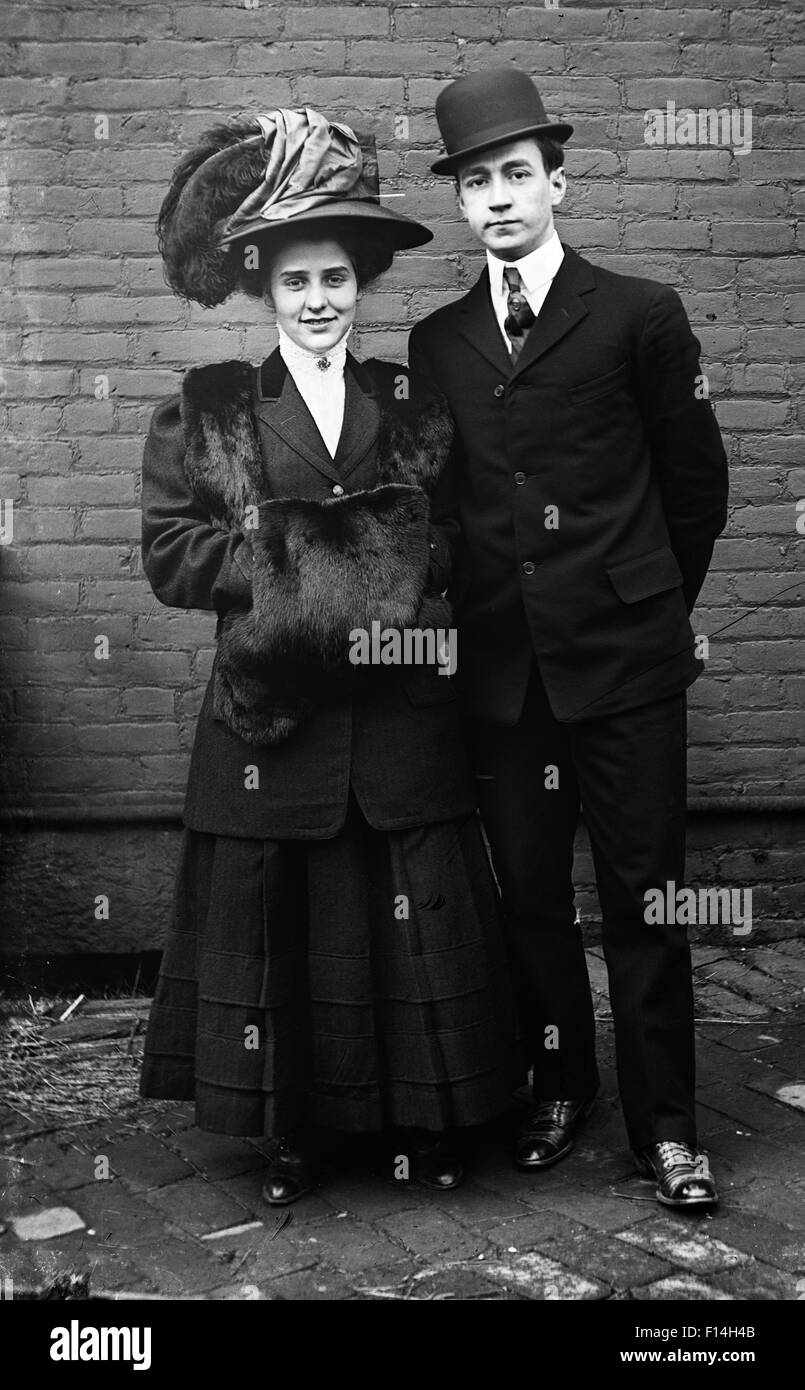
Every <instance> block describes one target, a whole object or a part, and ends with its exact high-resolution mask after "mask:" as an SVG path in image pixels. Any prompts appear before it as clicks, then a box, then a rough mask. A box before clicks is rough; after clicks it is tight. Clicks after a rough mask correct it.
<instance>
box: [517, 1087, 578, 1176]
mask: <svg viewBox="0 0 805 1390" xmlns="http://www.w3.org/2000/svg"><path fill="white" fill-rule="evenodd" d="M594 1104H595V1096H586V1097H585V1098H584V1100H544V1101H541V1102H540V1103H539V1104H538V1105H536V1106H535V1107H534V1109H533V1110H531V1111H530V1113H529V1115H528V1116H527V1118H526V1119H525V1120H524V1121H523V1123H522V1125H521V1127H520V1133H519V1135H518V1137H517V1141H516V1143H515V1145H514V1162H515V1164H516V1165H517V1167H518V1168H524V1169H525V1170H526V1171H527V1172H531V1171H532V1170H534V1169H537V1168H550V1166H551V1164H552V1163H558V1162H559V1160H560V1159H561V1158H564V1157H565V1155H566V1154H569V1153H570V1150H571V1149H572V1148H573V1145H574V1143H575V1140H576V1136H577V1134H578V1132H579V1130H580V1129H581V1126H582V1124H583V1123H584V1121H585V1120H586V1118H587V1116H588V1115H589V1113H590V1111H591V1110H592V1108H593V1105H594Z"/></svg>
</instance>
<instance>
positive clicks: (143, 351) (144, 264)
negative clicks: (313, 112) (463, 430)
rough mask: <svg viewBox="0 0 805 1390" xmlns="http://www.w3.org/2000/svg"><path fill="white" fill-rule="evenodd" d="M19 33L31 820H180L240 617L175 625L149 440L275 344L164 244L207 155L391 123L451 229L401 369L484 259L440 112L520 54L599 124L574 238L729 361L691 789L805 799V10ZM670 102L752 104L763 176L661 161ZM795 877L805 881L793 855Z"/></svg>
mask: <svg viewBox="0 0 805 1390" xmlns="http://www.w3.org/2000/svg"><path fill="white" fill-rule="evenodd" d="M2 30H3V34H2V43H1V44H0V47H1V48H2V59H3V72H4V73H5V74H6V75H5V77H4V78H3V79H2V82H0V105H2V107H3V109H4V110H5V112H6V113H7V114H6V117H5V121H4V142H5V143H4V145H3V147H2V149H3V154H2V158H3V167H4V169H5V182H4V186H3V187H2V196H3V199H4V210H5V211H6V213H7V216H8V220H7V222H6V235H5V238H4V252H3V255H2V257H0V273H1V274H2V277H3V281H4V286H5V287H6V288H7V291H8V297H7V313H6V322H7V325H8V326H7V334H6V347H5V352H4V357H5V361H6V363H7V366H6V367H5V368H4V371H3V383H2V401H0V409H1V410H2V425H3V431H4V436H5V437H4V443H3V454H2V463H1V464H0V470H1V472H0V498H3V499H13V501H14V537H13V541H12V543H11V544H7V545H3V546H2V547H0V574H1V575H2V581H3V582H2V616H0V640H1V641H2V648H3V652H4V668H5V671H4V679H3V690H2V694H0V701H2V705H1V709H0V712H1V715H2V722H3V726H4V729H3V739H4V755H3V762H2V779H3V795H4V800H5V805H6V807H7V808H8V809H9V811H11V812H18V811H23V812H27V813H29V814H32V815H35V816H41V815H42V814H43V813H45V812H46V813H47V814H49V815H51V816H52V817H54V818H55V819H56V820H57V821H58V820H62V821H66V822H70V821H71V820H72V819H73V818H74V817H76V816H86V815H88V814H95V815H100V816H103V817H108V818H109V819H110V821H114V820H115V819H119V818H120V817H121V816H124V815H127V816H130V817H131V816H142V817H145V818H146V819H147V818H148V817H149V816H151V815H152V814H153V813H163V814H170V813H171V812H175V811H176V810H177V808H178V806H179V805H180V800H181V791H182V787H183V782H184V777H185V773H186V767H187V757H188V752H189V749H190V745H191V741H192V735H193V720H194V716H195V713H196V711H197V709H198V706H199V702H200V696H201V693H202V689H203V683H204V681H205V679H206V677H207V675H208V672H209V669H210V664H211V659H212V627H213V624H212V619H211V617H210V616H209V615H203V614H201V615H199V614H191V613H184V612H178V611H171V610H167V609H164V608H162V607H161V606H160V605H158V604H157V603H156V601H155V600H154V599H153V597H152V595H151V593H150V590H149V588H148V585H147V583H146V582H145V580H144V578H143V576H142V573H141V569H140V564H139V556H138V537H139V513H138V502H139V467H140V458H141V451H142V442H143V437H144V433H145V431H146V430H147V427H148V420H149V416H150V413H151V410H152V408H153V405H154V402H155V400H156V399H158V398H159V397H160V396H163V395H165V394H166V393H168V392H170V391H172V390H174V389H175V388H176V385H177V382H178V380H179V376H180V373H181V370H182V369H183V368H185V367H187V366H189V365H192V364H195V363H199V362H204V361H212V360H216V359H220V358H222V357H247V358H251V359H257V358H259V357H261V356H263V355H264V354H265V353H266V351H267V350H269V349H270V348H271V347H272V346H273V344H274V336H273V333H272V330H271V327H270V325H269V324H268V322H267V321H266V320H265V318H264V315H263V311H262V310H261V309H260V308H259V306H256V305H254V304H253V303H251V302H250V301H247V300H245V299H242V298H239V297H236V298H235V299H233V300H232V301H230V302H229V303H227V304H225V305H224V306H222V307H221V308H220V309H218V310H213V311H209V310H202V309H200V308H195V307H190V306H187V305H183V304H181V303H180V302H179V301H178V300H176V299H175V298H174V297H172V296H171V294H170V293H169V292H168V291H167V289H166V288H165V286H164V284H163V280H162V273H161V266H160V263H159V260H158V258H157V256H156V246H155V238H154V230H153V224H154V218H155V215H156V212H157V209H158V206H159V203H160V201H161V198H162V196H163V194H164V191H165V187H166V184H167V180H168V177H169V175H170V172H171V170H172V168H173V166H174V164H175V162H176V160H177V158H178V156H179V154H180V152H181V151H182V150H183V149H184V148H185V147H186V146H187V145H188V144H189V143H190V142H191V141H193V140H194V138H195V137H196V136H197V135H198V134H199V133H200V132H201V131H202V130H203V129H204V128H205V127H206V126H207V125H209V124H210V123H212V122H213V121H214V120H218V119H220V118H221V117H222V116H229V115H235V114H237V113H239V112H241V111H243V110H246V109H249V108H254V107H260V108H263V109H266V108H270V107H271V106H276V105H301V104H304V103H309V104H311V105H314V106H317V107H320V108H323V109H324V110H325V111H327V112H328V113H329V114H332V115H335V116H342V117H345V118H347V119H351V120H353V121H354V123H355V124H358V125H363V126H366V127H369V128H373V129H374V130H375V132H376V135H377V139H378V146H379V148H380V150H381V152H382V154H381V172H382V175H383V178H384V188H385V189H386V190H387V191H389V192H396V193H399V194H402V195H403V196H402V197H400V198H398V199H397V200H396V201H395V203H394V204H393V205H394V206H395V207H397V208H399V209H403V210H407V211H409V212H410V213H412V214H413V215H416V216H417V217H420V218H421V219H423V220H424V221H426V222H429V223H430V224H431V225H432V226H433V227H434V229H435V232H436V236H435V240H434V242H433V243H432V244H431V245H430V246H428V247H427V248H425V250H424V251H423V252H417V253H412V254H410V255H408V256H400V257H399V258H398V260H397V261H396V262H395V265H394V267H393V269H392V271H391V272H390V273H389V275H388V276H387V277H386V279H385V280H384V281H383V282H382V286H381V288H380V289H379V290H378V291H377V292H375V293H373V294H371V295H368V296H366V297H365V298H364V300H363V302H362V319H361V326H360V331H359V334H358V342H357V350H358V352H359V354H361V355H371V354H374V355H380V356H386V357H392V358H394V357H396V358H399V357H401V356H403V355H404V352H405V345H406V338H407V331H408V328H409V326H410V325H411V324H412V323H413V322H414V321H415V320H416V319H417V318H419V317H420V316H422V315H423V314H425V313H427V312H429V311H430V310H431V309H433V308H435V307H436V306H438V305H440V304H442V303H445V302H447V301H448V300H450V299H452V298H454V297H455V296H456V294H457V293H458V292H460V291H462V290H464V289H466V288H467V287H469V285H470V284H471V283H472V281H473V280H474V278H475V276H476V275H477V272H478V268H479V264H480V258H479V256H478V253H477V250H476V249H475V247H474V245H473V242H472V240H471V238H470V236H469V235H468V233H467V231H466V229H465V227H464V225H463V223H462V222H461V221H460V220H459V218H458V217H457V211H456V207H455V203H454V197H453V193H452V189H451V186H450V184H449V183H446V182H442V181H437V180H434V179H433V178H432V177H431V175H430V174H429V167H428V166H429V164H430V162H431V160H432V158H433V157H434V154H435V152H436V150H437V148H438V142H437V134H436V127H435V122H434V119H433V114H432V113H433V103H434V99H435V96H436V94H437V92H438V91H439V89H440V88H441V87H442V86H443V85H444V84H445V82H447V81H448V80H450V79H451V78H454V77H456V76H458V75H459V74H461V73H463V72H467V71H470V70H473V69H475V68H479V67H481V66H483V65H485V64H491V63H501V62H504V63H505V62H515V63H516V64H517V65H518V66H521V67H523V68H525V69H527V70H528V71H530V72H531V73H533V74H534V75H535V76H536V77H538V79H539V82H540V88H541V91H542V93H543V96H544V99H545V103H546V106H547V108H548V110H549V112H550V113H551V114H552V115H555V116H556V117H566V118H569V119H571V120H572V121H573V122H574V124H575V127H576V133H575V136H574V139H573V141H572V142H571V145H570V147H569V153H568V161H567V169H568V175H569V180H570V192H569V196H568V198H567V200H566V202H565V204H564V207H563V210H562V214H561V217H560V219H559V227H560V232H561V233H562V234H563V236H565V237H566V239H567V240H568V241H569V242H570V243H571V244H573V245H574V246H575V247H576V248H577V249H579V250H580V251H582V252H584V253H585V254H587V255H589V256H590V258H591V259H592V260H594V261H596V262H598V263H600V264H603V265H607V266H609V267H611V268H612V269H615V270H624V271H628V272H633V273H639V274H648V275H651V276H653V277H655V278H657V279H661V280H665V281H668V282H669V283H671V284H673V285H674V286H675V287H676V288H677V289H678V290H679V291H680V293H681V295H682V297H683V299H684V302H685V304H686V307H687V309H688V312H689V314H690V317H691V320H692V322H693V325H694V328H695V331H696V333H697V335H698V336H699V338H700V339H701V342H702V347H703V356H704V362H705V370H706V372H707V374H708V377H709V380H710V388H711V393H712V396H713V399H714V403H715V405H716V409H717V413H718V417H719V420H720V423H721V425H722V428H723V430H724V433H725V436H726V440H727V444H728V448H729V453H730V457H731V462H732V486H733V494H732V508H731V520H730V523H729V529H728V531H727V533H726V535H725V537H724V538H723V539H722V540H721V541H720V542H719V544H718V547H717V552H716V559H715V565H714V569H713V571H712V572H711V575H710V577H709V579H708V581H707V586H706V588H705V591H704V594H703V596H702V602H701V606H700V608H699V609H698V611H697V614H696V617H695V624H694V625H695V628H696V631H697V632H699V633H703V634H710V635H711V646H710V657H709V663H708V668H709V669H708V673H707V675H706V676H705V677H703V678H702V679H701V680H700V681H699V682H698V684H697V685H696V687H695V688H694V691H693V694H692V716H691V756H690V774H691V790H692V796H693V798H694V800H696V799H701V798H704V797H716V798H721V799H724V801H726V802H728V803H734V804H735V805H736V806H740V805H741V804H744V805H749V804H750V799H752V800H751V804H752V805H754V806H755V809H757V808H758V807H759V806H760V805H761V804H763V805H765V806H766V807H767V808H768V809H771V808H773V807H775V806H776V807H777V808H778V809H779V807H780V805H781V804H782V801H783V800H785V801H788V800H789V799H790V801H791V803H792V804H796V803H797V800H798V802H799V804H800V805H802V803H803V801H805V768H803V759H802V749H801V746H800V742H801V740H800V733H801V728H802V723H803V720H802V706H803V697H804V696H805V674H803V672H805V647H803V633H805V608H804V607H803V605H802V587H801V586H800V588H799V589H797V588H790V587H789V592H788V593H787V594H786V595H784V596H782V597H777V595H778V592H779V591H780V590H782V589H785V588H786V586H793V585H795V584H796V581H797V578H798V577H799V576H801V575H802V556H803V547H804V546H805V537H803V536H800V535H799V534H798V532H797V530H796V521H797V511H796V502H797V500H798V499H799V498H801V497H805V454H804V453H803V438H804V435H805V417H804V415H803V405H802V391H801V388H802V385H803V379H804V378H805V259H803V258H802V256H801V251H802V249H803V241H804V240H805V232H804V231H803V225H804V224H803V222H802V214H803V212H805V186H804V185H805V157H803V148H802V147H803V145H804V144H805V135H804V134H803V132H804V131H805V126H804V125H803V121H802V116H801V113H802V111H803V107H805V17H804V16H803V12H802V7H801V5H800V4H799V3H796V0H794V2H793V3H792V2H791V0H785V2H781V3H774V2H773V0H770V2H769V3H765V4H764V3H761V0H724V2H723V3H710V2H709V0H699V3H694V2H693V0H691V3H688V4H684V5H681V6H680V5H677V4H675V3H674V4H670V3H669V4H666V5H662V4H656V3H652V4H640V3H631V4H625V5H617V6H615V5H607V4H585V3H581V0H567V3H563V4H562V5H561V7H557V8H553V3H552V0H546V3H545V4H544V5H542V4H537V5H520V4H513V3H512V4H506V3H499V4H494V3H493V4H490V3H482V4H481V3H479V4H476V3H472V0H468V2H467V3H456V4H444V3H433V2H432V0H425V2H424V3H420V4H416V5H413V4H406V3H394V0H392V2H391V3H388V2H387V3H372V0H369V2H368V3H363V4H331V3H329V0H320V3H318V4H301V3H290V4H287V5H273V4H270V3H267V2H266V0H260V3H259V4H255V5H254V6H253V7H252V0H241V3H208V4H199V3H187V4H185V3H182V0H169V3H165V4H160V5H150V4H147V3H146V4H140V5H137V6H130V7H127V6H125V5H120V4H107V3H102V2H101V3H97V2H95V0H94V3H92V4H91V5H77V4H70V3H63V4H57V5H54V4H38V3H35V2H34V3H32V4H27V5H25V6H22V5H20V6H14V5H13V4H12V5H6V6H5V7H4V10H3V20H2ZM669 100H672V101H674V102H675V103H676V107H677V108H694V109H695V108H700V107H718V108H722V107H730V108H739V109H740V110H742V111H744V112H745V111H746V110H750V111H751V113H752V137H753V148H752V150H751V152H749V153H745V154H742V155H736V154H735V153H733V152H732V150H731V149H729V148H725V147H721V146H719V147H707V146H703V147H696V148H686V147H682V146H680V145H676V146H673V147H667V148H659V147H649V146H647V144H646V143H645V140H644V131H645V121H644V116H645V111H646V110H647V108H660V109H665V108H666V103H667V102H668V101H669ZM403 118H404V119H403ZM742 615H743V616H742ZM736 619H740V620H739V621H737V622H736V621H735V620H736ZM728 624H733V625H732V626H729V628H728V629H727V630H726V631H724V632H723V633H719V630H720V629H723V628H725V627H726V626H727V625H728ZM713 634H719V635H713ZM101 636H105V637H106V638H108V648H109V650H108V659H98V658H97V656H96V650H97V639H98V638H99V637H101ZM741 798H743V803H741V800H740V799H741ZM719 804H720V802H719ZM739 838H740V837H739ZM27 842H28V841H26V843H27ZM76 846H77V847H76V851H75V853H76V855H77V856H78V858H80V849H79V848H78V841H76ZM40 848H41V846H40ZM37 852H38V851H37ZM788 862H789V867H790V875H791V876H792V877H794V878H798V880H799V882H800V884H801V880H802V870H801V867H798V866H797V862H796V856H795V853H794V851H793V848H792V849H791V850H790V852H789V855H788ZM784 915H785V914H784ZM792 915H794V914H793V911H789V912H788V916H789V917H790V916H792Z"/></svg>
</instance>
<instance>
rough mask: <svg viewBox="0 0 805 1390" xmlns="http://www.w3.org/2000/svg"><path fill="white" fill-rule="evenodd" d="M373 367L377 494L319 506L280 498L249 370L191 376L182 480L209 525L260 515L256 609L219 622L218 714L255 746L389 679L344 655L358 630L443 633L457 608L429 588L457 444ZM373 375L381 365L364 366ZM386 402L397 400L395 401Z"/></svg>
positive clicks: (428, 411)
mask: <svg viewBox="0 0 805 1390" xmlns="http://www.w3.org/2000/svg"><path fill="white" fill-rule="evenodd" d="M385 365H386V364H380V363H378V364H377V369H378V371H377V372H376V373H375V376H376V379H377V383H378V385H379V387H380V390H379V394H380V397H381V416H380V433H379V436H378V467H377V477H378V486H377V487H375V488H373V489H371V490H369V491H363V492H356V493H352V494H349V495H346V496H344V497H341V498H327V499H325V500H323V501H321V502H319V501H311V500H307V499H301V498H271V497H269V496H268V495H267V494H268V481H267V478H266V475H265V472H264V469H263V463H262V453H261V448H260V438H259V433H258V429H257V423H256V421H255V419H254V415H253V413H252V409H251V395H250V388H251V368H250V367H249V366H248V365H247V364H245V363H239V362H230V363H224V364H221V365H218V366H215V367H207V368H199V369H196V370H195V371H191V372H189V373H188V375H187V377H186V379H185V385H184V390H183V400H182V418H183V422H184V428H185V438H186V456H185V471H186V473H187V477H188V480H189V482H190V484H191V486H192V488H193V491H194V493H195V494H196V496H198V497H199V499H201V500H203V502H204V505H205V506H206V507H207V508H209V511H210V514H211V516H212V518H213V519H214V521H216V522H217V524H219V525H221V526H225V527H227V528H231V529H241V528H242V526H243V518H244V514H245V509H246V507H247V506H250V505H251V506H255V505H256V506H257V508H258V515H259V525H258V527H257V529H256V531H255V530H252V531H248V530H247V532H246V534H247V535H249V536H251V538H252V553H253V557H254V571H253V581H252V606H251V607H250V608H233V609H231V610H230V611H229V612H228V613H226V614H225V615H224V617H223V618H222V620H221V623H220V626H219V634H218V654H217V658H216V663H215V684H214V692H213V703H214V709H215V713H216V715H217V716H218V717H219V718H221V719H223V720H224V721H225V722H226V724H227V725H228V726H229V727H230V728H231V729H232V730H233V732H235V733H236V734H238V735H239V736H240V737H241V738H243V739H245V740H246V741H247V742H249V743H252V744H273V743H278V742H281V741H282V740H284V739H285V738H287V737H288V736H289V735H290V734H291V733H292V732H293V730H294V729H295V728H296V727H297V726H298V725H299V724H300V723H301V722H302V721H303V720H304V719H306V718H307V717H309V715H310V714H311V713H312V712H313V711H314V710H315V708H316V707H317V705H318V704H319V703H320V702H321V701H322V700H324V699H333V698H334V697H337V696H339V695H345V694H347V693H349V692H353V691H356V690H360V689H366V688H367V687H368V685H369V684H370V683H371V681H372V680H379V679H387V678H388V672H387V671H384V670H378V671H374V670H373V671H372V672H371V674H370V673H369V672H367V670H366V668H363V667H359V666H354V665H352V664H351V662H350V660H349V653H350V647H351V642H350V636H349V634H350V632H351V631H352V630H353V629H356V628H360V629H362V630H364V631H367V632H368V631H371V625H372V623H373V622H380V624H381V626H382V628H383V629H389V628H397V629H402V628H411V627H419V628H427V627H430V626H434V627H436V626H443V627H447V626H449V623H450V610H449V607H448V605H447V603H446V601H445V600H444V599H442V598H441V596H439V595H432V594H427V593H426V576H427V570H428V559H429V551H428V518H429V510H430V507H429V501H428V496H427V493H428V492H429V491H430V490H431V489H432V487H433V486H434V485H435V483H436V481H437V479H438V477H439V475H440V473H441V471H442V468H443V466H444V464H445V462H446V459H447V456H448V453H449V450H450V447H451V443H452V438H453V429H452V423H451V421H450V417H449V415H448V414H447V412H446V410H445V408H444V407H443V405H442V403H441V402H440V400H439V399H438V398H437V397H435V396H434V397H431V398H430V399H429V400H427V401H424V402H421V403H419V402H418V403H417V408H416V410H415V411H414V410H410V409H406V408H405V407H404V406H403V405H402V404H400V405H395V404H394V403H393V401H394V397H393V392H391V393H390V392H389V391H388V390H387V389H386V387H387V383H386V382H385V380H384V373H383V372H382V371H380V370H379V369H381V368H382V367H385ZM365 366H366V368H367V369H369V368H370V367H371V366H372V364H365ZM387 397H388V399H387Z"/></svg>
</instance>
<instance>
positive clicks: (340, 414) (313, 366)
mask: <svg viewBox="0 0 805 1390" xmlns="http://www.w3.org/2000/svg"><path fill="white" fill-rule="evenodd" d="M277 331H278V333H279V339H280V342H279V348H280V357H281V358H282V360H283V362H284V363H285V365H286V367H287V368H288V371H289V372H290V373H291V376H292V377H293V379H294V381H295V383H296V386H297V388H298V390H299V394H300V396H301V397H302V400H303V401H304V402H305V405H306V406H307V408H308V410H309V411H310V413H311V415H312V416H313V419H314V420H315V421H316V424H317V426H318V430H319V434H320V435H321V437H322V439H323V440H324V442H325V444H326V445H327V452H328V453H329V454H330V456H331V458H335V451H336V449H337V448H338V441H339V439H340V438H341V428H342V426H343V424H344V396H345V387H344V364H345V362H346V360H347V338H348V337H349V333H345V334H344V336H343V338H342V339H341V341H340V342H339V343H336V345H335V347H334V348H330V349H329V350H328V351H327V352H309V351H308V349H307V348H303V347H300V346H299V344H298V343H295V342H294V341H293V338H289V337H288V334H287V333H286V332H285V331H284V330H283V329H282V328H280V327H279V324H278V325H277ZM320 360H325V361H327V362H328V363H329V366H328V367H327V368H324V369H323V368H322V367H320V366H319V361H320Z"/></svg>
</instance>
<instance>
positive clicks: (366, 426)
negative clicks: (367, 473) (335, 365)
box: [335, 353, 380, 478]
mask: <svg viewBox="0 0 805 1390" xmlns="http://www.w3.org/2000/svg"><path fill="white" fill-rule="evenodd" d="M344 385H345V387H346V391H345V396H344V424H343V426H342V428H341V438H340V439H339V441H338V448H337V449H336V451H335V466H336V468H337V469H338V472H339V474H340V476H341V477H342V478H348V477H349V475H350V473H353V472H354V470H355V469H356V468H357V467H358V464H359V463H360V462H361V461H362V460H363V459H365V457H366V455H367V453H368V452H369V450H370V449H371V447H372V445H373V444H374V442H375V440H376V439H377V432H378V429H379V427H380V407H379V406H378V403H377V400H376V398H375V396H374V395H373V393H372V390H371V386H370V384H369V381H368V378H367V376H366V373H365V372H363V371H361V369H360V366H359V364H358V363H357V362H356V360H355V358H354V357H353V356H352V354H351V353H347V364H346V370H345V372H344Z"/></svg>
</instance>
